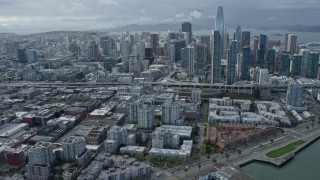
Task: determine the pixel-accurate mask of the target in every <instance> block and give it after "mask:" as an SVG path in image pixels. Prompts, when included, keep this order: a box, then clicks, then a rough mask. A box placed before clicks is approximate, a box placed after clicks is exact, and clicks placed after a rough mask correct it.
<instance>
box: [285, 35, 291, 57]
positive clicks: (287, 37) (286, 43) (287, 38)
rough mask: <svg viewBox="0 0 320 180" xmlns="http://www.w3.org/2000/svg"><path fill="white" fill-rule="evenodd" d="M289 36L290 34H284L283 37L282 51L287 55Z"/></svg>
mask: <svg viewBox="0 0 320 180" xmlns="http://www.w3.org/2000/svg"><path fill="white" fill-rule="evenodd" d="M289 34H290V33H286V35H285V37H284V51H286V52H287V53H288V49H289V48H288V41H289Z"/></svg>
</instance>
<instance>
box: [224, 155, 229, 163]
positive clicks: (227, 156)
mask: <svg viewBox="0 0 320 180" xmlns="http://www.w3.org/2000/svg"><path fill="white" fill-rule="evenodd" d="M224 156H225V157H226V158H227V161H229V157H230V155H229V154H228V153H225V155H224Z"/></svg>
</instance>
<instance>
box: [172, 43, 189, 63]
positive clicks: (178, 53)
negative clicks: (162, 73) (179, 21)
mask: <svg viewBox="0 0 320 180" xmlns="http://www.w3.org/2000/svg"><path fill="white" fill-rule="evenodd" d="M173 45H174V48H175V62H178V61H181V60H182V59H181V49H183V48H185V47H187V44H186V41H185V40H178V41H174V42H173Z"/></svg>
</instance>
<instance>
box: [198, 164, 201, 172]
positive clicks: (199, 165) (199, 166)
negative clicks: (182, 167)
mask: <svg viewBox="0 0 320 180" xmlns="http://www.w3.org/2000/svg"><path fill="white" fill-rule="evenodd" d="M198 168H199V172H200V169H201V164H200V163H198Z"/></svg>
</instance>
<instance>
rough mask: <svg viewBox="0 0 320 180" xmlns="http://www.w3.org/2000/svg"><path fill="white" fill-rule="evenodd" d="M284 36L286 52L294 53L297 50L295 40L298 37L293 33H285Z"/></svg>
mask: <svg viewBox="0 0 320 180" xmlns="http://www.w3.org/2000/svg"><path fill="white" fill-rule="evenodd" d="M286 38H287V40H286V41H287V45H286V47H287V49H286V51H287V52H288V53H290V54H291V55H293V54H295V53H296V52H297V40H298V37H297V35H295V34H287V35H286Z"/></svg>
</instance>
